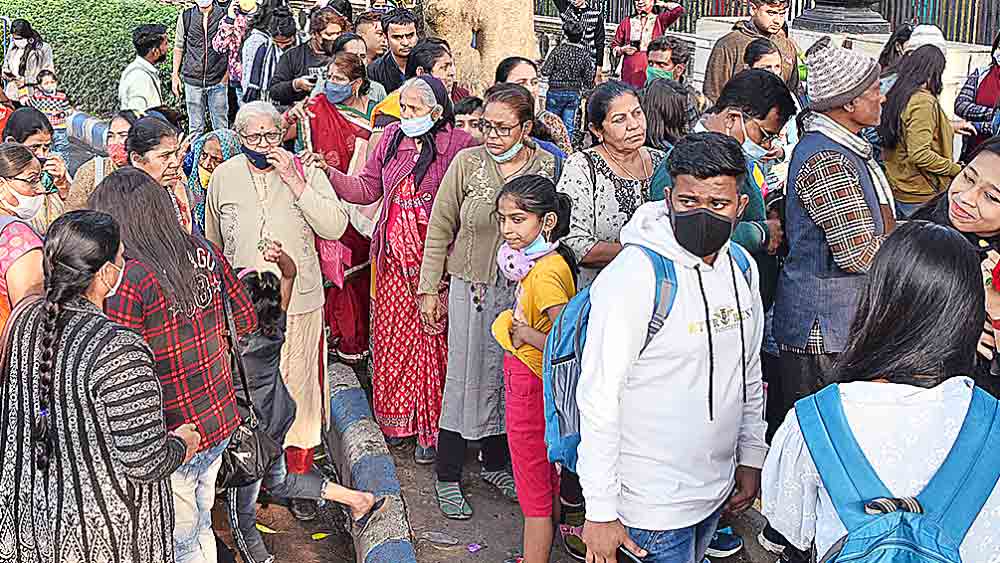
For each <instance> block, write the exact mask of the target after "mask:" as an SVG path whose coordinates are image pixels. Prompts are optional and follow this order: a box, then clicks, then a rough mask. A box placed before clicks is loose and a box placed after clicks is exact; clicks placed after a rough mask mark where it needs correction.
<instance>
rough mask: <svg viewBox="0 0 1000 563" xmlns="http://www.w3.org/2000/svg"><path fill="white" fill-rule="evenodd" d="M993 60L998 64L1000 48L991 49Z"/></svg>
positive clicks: (999, 64) (999, 63)
mask: <svg viewBox="0 0 1000 563" xmlns="http://www.w3.org/2000/svg"><path fill="white" fill-rule="evenodd" d="M993 62H995V63H996V64H997V66H1000V49H997V50H996V51H993Z"/></svg>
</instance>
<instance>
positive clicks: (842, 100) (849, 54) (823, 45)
mask: <svg viewBox="0 0 1000 563" xmlns="http://www.w3.org/2000/svg"><path fill="white" fill-rule="evenodd" d="M806 66H807V67H808V68H809V80H808V82H807V91H808V93H809V109H812V110H814V111H829V110H831V109H834V108H838V107H840V106H843V105H846V104H849V103H850V102H851V101H852V100H854V99H855V98H857V97H858V96H860V95H861V94H863V93H864V91H865V90H867V89H868V88H869V87H870V86H871V85H872V84H874V83H875V82H876V81H878V77H879V74H880V73H881V72H882V68H881V66H880V65H879V64H878V61H876V60H875V59H873V58H871V57H869V56H868V55H865V54H863V53H859V52H858V51H852V50H850V49H844V48H843V47H838V46H836V45H834V44H833V40H832V39H831V38H830V36H826V37H822V38H820V40H819V41H817V42H816V43H815V44H814V45H813V46H812V47H810V48H809V50H808V51H806Z"/></svg>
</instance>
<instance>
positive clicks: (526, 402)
mask: <svg viewBox="0 0 1000 563" xmlns="http://www.w3.org/2000/svg"><path fill="white" fill-rule="evenodd" d="M496 213H497V216H498V218H499V221H500V234H501V235H502V236H503V239H504V243H503V244H502V245H501V246H500V250H499V251H498V253H497V264H498V265H499V266H500V270H501V272H503V274H504V275H505V276H506V277H507V278H508V279H510V280H511V281H516V282H518V287H517V290H516V292H515V296H516V300H515V302H514V309H513V310H508V311H504V312H503V313H501V314H500V316H499V317H497V320H496V321H495V322H494V323H493V336H494V338H496V339H497V342H499V343H500V346H502V347H503V349H504V350H506V352H507V353H506V354H505V356H504V363H503V371H504V384H505V389H506V396H507V400H506V417H507V440H508V442H509V444H510V456H511V461H512V464H513V467H514V485H515V487H516V488H517V498H518V503H519V504H520V505H521V511H522V512H523V513H524V556H523V557H521V558H516V559H514V560H513V561H517V562H522V561H523V562H526V563H543V562H547V561H548V560H549V551H550V550H551V548H552V537H553V533H554V530H555V525H554V522H555V521H556V520H557V519H558V516H559V515H558V506H559V503H558V500H559V496H558V495H559V476H558V474H557V473H556V469H555V466H553V465H552V464H551V463H549V460H548V455H547V452H546V448H545V412H544V402H543V399H542V349H543V348H545V338H546V337H547V336H548V333H549V331H550V330H552V323H553V322H555V320H556V317H558V316H559V312H560V311H562V308H563V306H564V305H566V303H568V302H569V300H570V298H572V297H573V295H575V294H576V261H575V259H574V257H573V253H572V251H571V250H570V249H569V248H567V247H564V246H561V245H560V244H559V242H558V241H559V239H560V238H562V237H563V236H565V235H567V234H568V233H569V218H570V199H569V196H567V195H565V194H561V193H557V192H556V186H555V184H553V183H552V181H551V180H549V179H548V178H546V177H543V176H536V175H527V176H520V177H518V178H515V179H513V180H511V181H510V182H508V183H507V184H506V185H504V187H503V188H502V189H501V190H500V193H499V195H498V196H497V207H496Z"/></svg>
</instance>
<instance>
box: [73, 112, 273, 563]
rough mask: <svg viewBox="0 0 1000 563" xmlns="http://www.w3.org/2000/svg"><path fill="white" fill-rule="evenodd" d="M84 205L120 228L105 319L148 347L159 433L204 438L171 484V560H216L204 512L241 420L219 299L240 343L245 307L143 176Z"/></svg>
mask: <svg viewBox="0 0 1000 563" xmlns="http://www.w3.org/2000/svg"><path fill="white" fill-rule="evenodd" d="M133 130H134V128H133ZM90 207H91V208H92V209H96V210H98V211H103V212H105V213H108V214H109V215H111V216H112V217H114V218H115V219H116V220H117V221H118V223H119V224H120V225H121V239H122V243H123V244H124V245H125V248H127V249H128V255H127V259H126V260H125V261H124V266H123V267H122V270H123V272H122V276H121V283H120V285H119V286H118V288H117V291H116V292H115V294H114V296H113V297H111V298H110V299H108V300H107V303H106V304H105V310H106V312H107V315H108V317H109V318H110V319H112V320H114V321H116V322H118V323H120V324H122V325H124V326H126V327H128V328H130V329H132V330H134V331H136V332H138V333H139V334H140V335H142V337H143V338H144V339H145V340H146V342H148V343H149V347H150V348H152V350H153V356H154V358H155V365H154V369H155V373H156V376H157V377H158V378H159V381H160V388H161V391H162V393H163V409H164V412H165V418H166V424H167V428H168V429H174V428H177V427H179V426H181V425H184V424H188V423H193V424H194V425H195V426H196V427H197V430H198V433H199V434H201V436H202V442H201V445H200V446H199V448H198V452H197V453H196V454H195V456H194V457H193V458H191V459H190V460H189V461H188V462H187V463H185V464H184V465H182V466H181V467H179V468H178V469H177V470H176V471H174V473H173V474H172V475H171V477H170V481H171V487H172V490H173V502H174V513H175V518H176V522H175V524H174V526H173V533H174V547H175V548H174V553H175V555H176V558H177V560H178V561H215V537H214V535H213V534H212V527H211V523H212V519H211V515H210V513H209V511H210V510H211V507H212V505H213V504H214V502H215V479H216V476H217V474H218V472H219V467H220V465H221V463H222V457H221V456H222V452H223V450H225V448H226V445H227V444H228V442H229V437H230V435H231V434H232V433H233V431H234V430H236V427H237V426H238V425H239V423H240V417H239V415H238V413H237V409H236V395H235V392H234V389H233V374H232V369H231V365H232V364H231V354H232V353H233V351H232V350H231V349H230V347H229V344H228V340H227V338H226V336H225V332H226V317H225V313H224V311H223V300H224V299H229V300H230V302H231V303H232V315H233V321H234V322H235V324H236V330H237V332H238V333H239V334H238V335H237V336H238V337H242V336H245V335H248V334H250V333H252V332H253V331H254V330H256V328H257V316H256V314H255V312H254V308H253V304H252V303H251V302H250V298H249V297H248V296H247V294H246V291H244V289H243V284H241V283H240V282H239V280H237V278H236V274H234V273H233V269H232V267H230V265H229V262H228V261H227V260H226V258H225V257H224V256H223V255H222V251H221V250H219V248H218V247H216V246H215V245H213V244H211V243H209V242H208V241H206V240H204V239H201V238H199V237H194V236H191V235H190V234H189V233H188V232H187V231H185V230H184V229H183V228H182V227H181V225H180V223H178V222H177V219H176V216H175V215H174V207H173V205H172V204H171V202H170V197H169V196H168V194H167V193H166V192H165V191H164V190H163V188H162V187H160V186H159V185H157V183H156V182H155V181H154V180H153V179H152V178H151V177H150V176H149V175H148V174H146V173H145V172H143V171H141V170H138V169H136V168H132V167H125V168H122V169H121V170H118V171H116V172H114V173H112V174H111V175H110V176H108V177H107V178H106V179H105V180H104V181H103V182H101V185H100V186H98V187H97V191H95V192H94V195H92V196H91V198H90Z"/></svg>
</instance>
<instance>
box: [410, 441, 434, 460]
mask: <svg viewBox="0 0 1000 563" xmlns="http://www.w3.org/2000/svg"><path fill="white" fill-rule="evenodd" d="M436 459H437V450H435V449H434V448H433V447H430V448H425V447H423V446H421V445H420V444H417V447H416V448H415V449H414V450H413V461H415V462H416V463H417V465H433V464H434V461H435V460H436Z"/></svg>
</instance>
